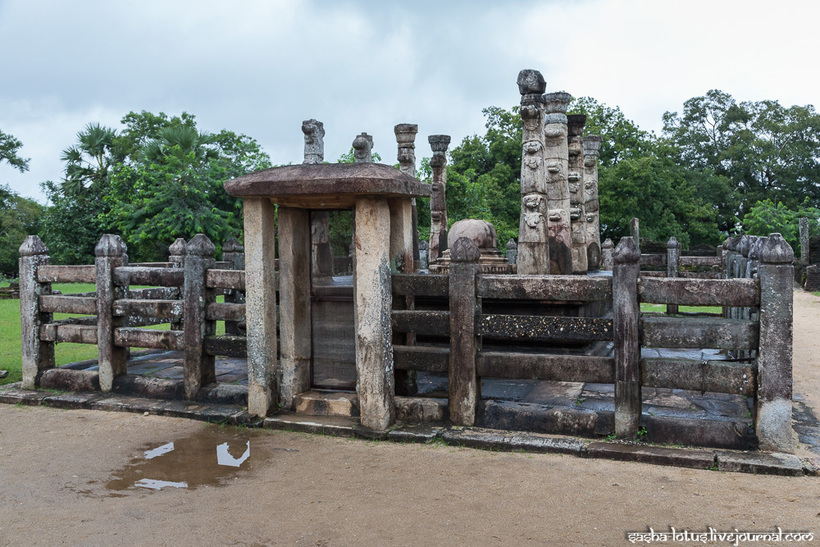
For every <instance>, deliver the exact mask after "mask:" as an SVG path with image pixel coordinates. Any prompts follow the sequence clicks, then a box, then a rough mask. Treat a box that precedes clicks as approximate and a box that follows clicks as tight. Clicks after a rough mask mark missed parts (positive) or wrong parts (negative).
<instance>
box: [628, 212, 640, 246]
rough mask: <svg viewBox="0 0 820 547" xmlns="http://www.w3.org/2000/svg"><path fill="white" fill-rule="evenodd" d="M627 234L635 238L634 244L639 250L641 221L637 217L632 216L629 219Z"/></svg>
mask: <svg viewBox="0 0 820 547" xmlns="http://www.w3.org/2000/svg"><path fill="white" fill-rule="evenodd" d="M629 235H631V236H632V239H634V240H635V245H637V246H638V252H640V250H641V221H640V219H638V217H633V218H632V220H630V221H629Z"/></svg>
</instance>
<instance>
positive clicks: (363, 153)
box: [353, 133, 373, 163]
mask: <svg viewBox="0 0 820 547" xmlns="http://www.w3.org/2000/svg"><path fill="white" fill-rule="evenodd" d="M372 150H373V136H372V135H368V134H367V133H360V134H359V135H357V136H356V138H355V139H353V162H354V163H373V157H372V154H371V152H372Z"/></svg>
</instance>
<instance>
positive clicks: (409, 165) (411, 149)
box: [393, 123, 420, 272]
mask: <svg viewBox="0 0 820 547" xmlns="http://www.w3.org/2000/svg"><path fill="white" fill-rule="evenodd" d="M393 131H394V132H395V133H396V142H397V143H398V146H399V152H398V160H399V171H401V172H402V173H404V174H406V175H409V176H411V177H413V178H415V176H416V145H415V141H416V133H418V132H419V126H418V125H416V124H414V123H400V124H398V125H397V126H396V127H394V128H393ZM410 206H411V207H412V215H413V218H412V226H413V228H412V236H413V267H412V269H411V271H414V272H417V271H418V269H419V262H420V256H419V216H418V210H417V209H416V198H413V199H411V200H410Z"/></svg>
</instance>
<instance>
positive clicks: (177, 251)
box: [168, 237, 186, 268]
mask: <svg viewBox="0 0 820 547" xmlns="http://www.w3.org/2000/svg"><path fill="white" fill-rule="evenodd" d="M185 245H186V242H185V238H182V237H178V238H176V239H175V240H174V242H173V243H171V245H170V246H169V247H168V262H171V263H172V264H173V267H174V268H182V266H183V264H184V262H185Z"/></svg>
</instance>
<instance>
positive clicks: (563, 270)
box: [544, 91, 572, 274]
mask: <svg viewBox="0 0 820 547" xmlns="http://www.w3.org/2000/svg"><path fill="white" fill-rule="evenodd" d="M544 99H545V100H546V108H545V112H546V116H545V117H544V161H545V163H546V166H547V182H546V186H547V188H546V190H547V191H546V194H547V209H548V211H549V213H548V219H549V222H548V228H549V254H550V270H549V273H552V274H571V273H572V233H571V229H570V218H569V209H570V205H569V184H568V180H567V172H568V170H569V166H568V162H569V152H568V150H567V136H568V131H567V114H566V112H567V107H568V106H569V102H570V100H571V99H572V97H571V96H570V94H569V93H564V92H563V91H558V92H555V93H547V94H546V95H544Z"/></svg>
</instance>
